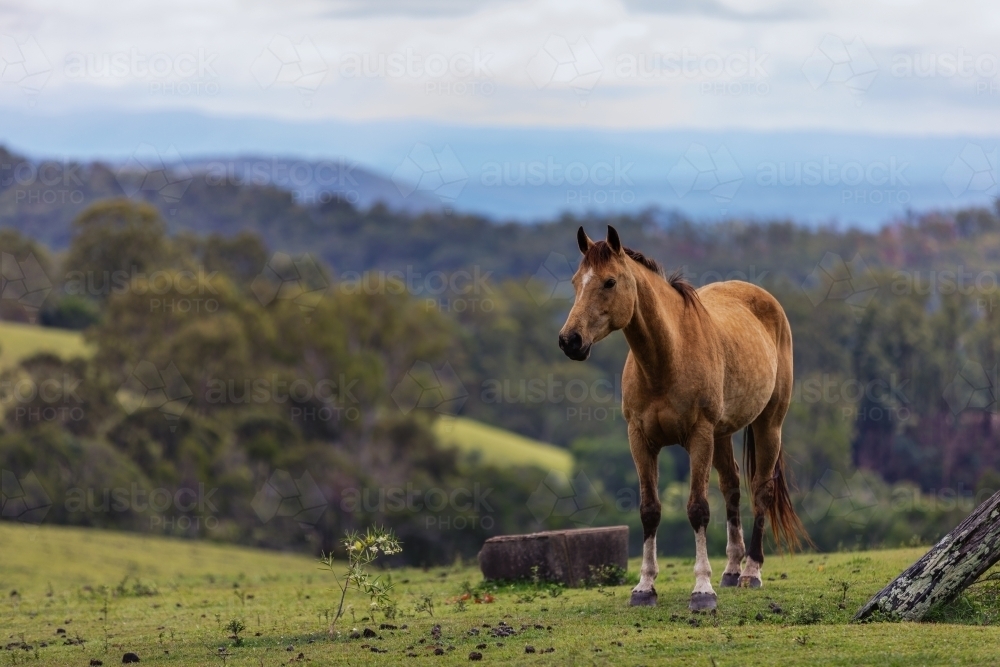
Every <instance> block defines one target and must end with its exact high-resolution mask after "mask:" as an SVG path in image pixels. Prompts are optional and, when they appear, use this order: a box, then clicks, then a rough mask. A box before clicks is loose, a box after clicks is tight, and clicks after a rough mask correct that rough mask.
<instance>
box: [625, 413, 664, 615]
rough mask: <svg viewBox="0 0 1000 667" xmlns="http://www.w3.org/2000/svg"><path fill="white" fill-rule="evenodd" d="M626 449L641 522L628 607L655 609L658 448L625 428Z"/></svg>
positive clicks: (632, 430)
mask: <svg viewBox="0 0 1000 667" xmlns="http://www.w3.org/2000/svg"><path fill="white" fill-rule="evenodd" d="M628 439H629V447H630V449H631V450H632V461H633V462H634V463H635V470H636V472H637V473H639V518H640V519H641V520H642V568H641V569H640V570H639V583H638V584H637V585H636V587H635V588H633V589H632V597H631V599H630V600H629V605H631V606H633V607H636V606H640V607H653V606H656V588H654V586H653V585H654V584H655V582H656V575H657V574H659V571H660V570H659V567H658V566H657V564H656V529H657V527H659V525H660V494H659V492H658V490H657V484H658V483H659V476H660V471H659V465H658V463H657V459H658V458H659V454H660V450H659V447H655V446H653V445H652V444H651V443H649V442H648V441H647V440H646V438H645V437H643V435H642V433H641V432H640V431H639V429H637V428H635V427H633V426H631V425H629V429H628Z"/></svg>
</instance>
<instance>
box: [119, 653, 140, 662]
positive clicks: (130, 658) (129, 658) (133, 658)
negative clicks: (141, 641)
mask: <svg viewBox="0 0 1000 667" xmlns="http://www.w3.org/2000/svg"><path fill="white" fill-rule="evenodd" d="M131 662H139V656H137V655H136V654H135V653H132V652H131V651H129V652H128V653H126V654H125V655H123V656H122V664H124V665H127V664H129V663H131Z"/></svg>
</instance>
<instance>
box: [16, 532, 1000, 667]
mask: <svg viewBox="0 0 1000 667" xmlns="http://www.w3.org/2000/svg"><path fill="white" fill-rule="evenodd" d="M661 539H669V536H664V537H663V538H661ZM404 548H405V544H404ZM921 551H922V550H920V549H900V550H889V551H879V552H860V553H837V554H802V555H796V556H793V557H770V558H768V561H767V563H766V565H765V586H764V588H763V589H760V590H742V589H740V590H735V589H719V590H718V593H719V611H718V613H717V614H715V615H692V614H690V613H689V612H688V611H687V609H686V603H687V597H688V594H689V592H690V589H691V585H692V583H693V575H692V573H691V568H692V563H691V561H690V560H684V559H674V558H663V559H661V561H660V571H661V573H660V578H659V580H658V583H657V589H658V591H659V594H660V606H659V607H657V608H652V609H650V608H639V609H631V608H629V607H628V606H627V604H626V603H627V601H628V593H629V587H630V586H629V584H625V585H621V586H608V587H603V588H592V589H572V590H562V589H555V591H552V590H547V589H546V588H545V587H536V586H533V585H531V584H530V583H523V584H517V585H513V586H511V585H507V586H496V587H490V586H488V585H485V584H484V583H483V582H482V581H481V578H480V576H479V573H478V570H477V569H476V568H475V567H474V566H470V565H462V564H460V563H459V564H455V565H454V566H450V567H444V568H430V569H428V570H426V571H424V570H420V569H400V570H392V571H390V572H389V573H388V575H389V576H391V577H392V580H393V582H394V583H395V590H394V593H393V594H394V597H395V599H396V601H397V603H398V610H397V614H396V617H395V618H394V619H391V620H387V619H385V618H382V617H379V618H377V619H376V620H375V622H371V621H364V620H363V619H362V618H361V616H362V615H363V614H365V608H366V600H362V599H359V598H358V597H353V598H352V597H349V598H348V602H349V604H351V605H352V609H351V611H350V612H349V613H348V614H347V616H346V618H344V619H342V620H341V626H340V629H341V630H342V633H341V635H340V636H339V637H337V638H335V639H333V640H331V639H330V638H329V637H328V636H327V633H326V627H327V625H328V618H329V615H330V613H331V608H332V607H333V605H334V604H335V597H334V585H333V582H332V580H331V579H330V578H329V575H328V574H326V573H324V572H322V571H321V570H320V569H319V566H318V563H317V562H316V560H315V559H312V558H308V557H305V556H299V555H291V554H280V553H273V552H261V551H254V550H250V549H245V548H240V547H234V546H224V545H216V544H211V543H204V542H189V541H183V540H177V539H166V538H156V537H148V536H138V535H128V534H122V533H112V532H104V531H97V530H87V529H77V528H65V527H54V526H42V527H36V526H21V525H15V524H11V523H0V564H2V566H0V594H2V595H0V665H14V664H27V665H36V664H37V665H67V666H69V665H72V666H76V665H87V664H90V661H91V660H100V661H102V662H103V664H105V665H114V664H120V663H121V661H122V657H123V655H124V653H126V652H134V653H136V654H137V655H138V656H139V657H140V659H141V661H142V664H154V665H178V666H184V667H189V666H194V665H222V666H226V665H247V666H251V665H252V666H260V665H278V664H289V663H292V664H295V663H297V662H306V661H310V662H311V663H312V664H316V665H328V664H345V665H346V664H351V665H383V664H396V663H400V662H403V663H408V662H410V661H414V662H415V663H416V664H424V663H428V664H467V663H468V662H469V655H470V653H471V652H473V651H476V652H479V653H482V655H483V659H482V662H484V663H493V664H539V665H557V664H559V665H561V664H594V665H617V664H678V665H681V664H683V665H692V664H693V665H706V666H712V665H716V666H722V665H773V664H781V665H813V664H828V665H880V666H882V667H886V666H890V665H905V666H907V667H910V666H912V665H934V664H949V665H955V664H968V665H981V664H994V663H995V662H996V645H997V643H998V641H1000V628H998V627H997V626H994V625H989V626H982V625H975V624H974V623H978V622H981V621H982V620H983V618H984V617H983V616H982V615H979V616H975V615H974V616H969V615H968V610H967V608H971V607H975V606H976V605H982V604H983V603H984V601H983V600H980V601H978V602H977V601H971V602H970V601H968V600H967V601H965V602H964V603H963V604H964V605H965V606H964V607H963V606H961V605H959V606H960V607H961V609H959V611H961V613H962V614H966V615H965V616H956V618H958V619H959V620H962V621H963V623H961V624H948V623H926V624H914V623H872V624H865V625H856V624H851V623H849V620H850V617H851V615H852V614H853V612H854V611H855V610H856V609H857V608H858V607H859V606H860V605H861V604H862V603H863V602H864V601H865V600H866V599H867V598H868V597H869V596H870V595H871V594H872V593H874V592H875V591H877V590H878V589H879V588H880V587H881V586H883V585H884V584H885V583H886V582H887V581H889V580H890V579H891V578H892V577H893V576H895V575H896V574H897V573H898V572H900V571H901V570H902V569H903V568H905V567H906V566H907V565H909V564H910V563H911V562H912V561H914V560H915V559H916V558H917V557H919V556H920V554H921ZM712 566H713V569H714V571H715V574H716V576H718V574H719V573H720V572H721V570H722V560H721V559H713V562H712ZM636 568H637V563H636V562H632V563H630V575H631V577H632V578H633V580H634V576H635V575H634V572H635V571H636ZM977 588H978V587H977ZM470 590H471V591H473V592H475V593H480V594H483V593H486V592H489V593H491V594H492V595H493V596H494V597H495V601H494V602H493V603H492V604H475V603H474V602H472V601H471V600H470V601H468V602H460V601H459V596H461V595H462V593H463V592H464V591H470ZM13 591H16V594H15V593H13ZM428 602H429V603H430V604H429V605H428ZM986 602H989V601H988V600H986ZM105 605H106V606H105ZM775 608H777V609H778V610H780V611H775ZM418 609H424V611H418ZM105 612H106V618H105ZM352 615H353V616H354V617H356V618H353V619H352ZM948 617H949V616H948V614H947V613H945V614H944V615H943V616H942V618H948ZM234 622H235V623H234ZM383 623H389V624H391V625H394V626H396V629H390V628H383V627H381V624H383ZM501 623H505V624H507V625H508V626H510V627H511V628H513V630H514V634H513V635H512V636H507V637H497V636H494V635H495V634H505V633H504V632H501V631H500V630H498V628H501V627H502V626H501ZM241 626H243V629H242V630H241V632H240V637H241V642H240V645H239V646H237V645H236V644H237V642H236V640H234V639H231V638H230V635H231V634H232V629H233V628H240V627H241ZM435 626H440V632H439V633H437V632H435ZM487 626H488V627H487ZM366 627H367V628H370V629H371V630H372V631H373V632H374V634H375V637H371V638H365V637H361V638H358V639H350V638H349V636H348V635H349V633H350V632H351V631H352V630H353V629H355V628H356V629H357V630H358V631H359V632H363V631H364V629H365V628H366ZM60 630H63V631H64V632H60ZM22 642H23V643H24V644H25V645H27V646H30V647H31V648H30V649H24V648H19V647H20V645H21V643H22ZM43 643H45V644H47V645H46V646H44V647H43V646H42V644H43ZM480 644H486V647H485V648H477V646H478V645H480ZM7 645H11V648H10V649H7V650H3V647H4V646H7ZM526 646H532V647H534V648H535V650H536V653H534V654H526V653H525V647H526ZM373 648H374V649H378V650H379V651H386V653H384V654H383V653H374V652H372V649H373ZM435 648H441V649H442V650H443V654H442V655H435V654H434V649H435ZM549 648H552V649H555V650H554V651H553V652H551V653H543V652H542V651H543V650H545V649H549ZM220 649H221V650H220ZM407 654H415V655H416V656H417V657H414V658H409V657H407ZM300 655H301V658H300V657H299V656H300Z"/></svg>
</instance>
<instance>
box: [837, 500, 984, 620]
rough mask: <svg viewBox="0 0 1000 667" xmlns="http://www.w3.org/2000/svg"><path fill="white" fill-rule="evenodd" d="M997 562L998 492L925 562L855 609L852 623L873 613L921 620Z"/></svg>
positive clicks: (909, 570) (897, 578)
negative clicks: (856, 610)
mask: <svg viewBox="0 0 1000 667" xmlns="http://www.w3.org/2000/svg"><path fill="white" fill-rule="evenodd" d="M998 560H1000V492H997V493H995V494H993V496H992V497H991V498H990V499H989V500H987V501H986V502H984V503H983V504H982V505H980V506H979V507H977V508H976V509H975V510H973V512H972V514H970V515H969V516H968V517H966V519H965V520H964V521H963V522H962V523H960V524H959V525H958V527H957V528H955V530H953V531H951V532H950V533H948V534H947V535H945V536H944V537H943V538H941V540H940V541H939V542H938V543H937V544H935V545H934V546H933V547H932V548H931V550H930V551H928V552H927V553H926V554H924V556H923V558H921V559H920V560H918V561H917V562H916V563H914V564H913V565H911V566H910V567H909V568H908V569H907V570H906V571H905V572H903V573H902V574H901V575H899V576H898V577H896V578H895V579H894V580H893V581H892V582H891V583H890V584H889V585H888V586H886V587H885V588H883V589H882V590H881V591H879V593H878V594H877V595H875V597H873V598H872V599H871V600H869V601H868V603H867V604H865V606H863V607H861V609H859V610H858V613H857V614H855V616H854V620H856V621H863V620H865V619H867V618H870V617H871V616H872V615H873V614H878V613H881V614H884V615H885V616H888V617H892V618H900V619H904V620H908V621H920V620H923V619H924V618H926V617H927V613H928V612H929V611H930V610H931V609H933V608H934V607H937V606H939V605H943V604H947V603H948V602H950V601H952V600H954V599H955V598H956V597H957V596H958V595H959V594H960V593H961V592H962V591H964V590H965V589H966V588H967V587H968V586H969V585H970V584H973V583H975V582H976V580H977V579H979V577H981V576H982V575H983V573H984V572H986V571H987V570H989V569H990V568H991V567H992V566H993V565H994V564H995V563H996V562H997V561H998Z"/></svg>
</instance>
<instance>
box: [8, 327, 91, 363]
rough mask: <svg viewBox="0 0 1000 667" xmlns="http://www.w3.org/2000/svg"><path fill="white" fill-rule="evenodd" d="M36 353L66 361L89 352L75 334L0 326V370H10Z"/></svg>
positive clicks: (45, 328)
mask: <svg viewBox="0 0 1000 667" xmlns="http://www.w3.org/2000/svg"><path fill="white" fill-rule="evenodd" d="M38 352H52V353H53V354H57V355H59V356H60V357H62V358H64V359H69V358H71V357H78V356H81V355H87V354H90V348H89V347H88V346H87V344H86V343H85V342H84V340H83V335H82V334H81V333H80V332H78V331H67V330H66V329H53V328H49V327H39V326H34V325H31V324H21V323H20V322H0V369H3V368H10V367H11V366H14V365H15V364H17V362H19V361H20V360H21V359H24V358H25V357H30V356H31V355H33V354H37V353H38Z"/></svg>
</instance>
